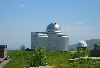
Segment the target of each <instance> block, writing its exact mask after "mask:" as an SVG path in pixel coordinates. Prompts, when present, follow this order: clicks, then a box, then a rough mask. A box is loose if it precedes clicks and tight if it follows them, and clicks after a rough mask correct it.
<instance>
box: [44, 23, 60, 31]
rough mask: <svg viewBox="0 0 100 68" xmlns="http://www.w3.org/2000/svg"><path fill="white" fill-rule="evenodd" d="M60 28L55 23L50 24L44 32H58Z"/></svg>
mask: <svg viewBox="0 0 100 68" xmlns="http://www.w3.org/2000/svg"><path fill="white" fill-rule="evenodd" d="M60 30H61V28H60V26H59V25H58V24H57V23H51V24H49V25H48V26H47V28H46V31H47V32H50V31H54V32H55V31H60Z"/></svg>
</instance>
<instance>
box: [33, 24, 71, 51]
mask: <svg viewBox="0 0 100 68" xmlns="http://www.w3.org/2000/svg"><path fill="white" fill-rule="evenodd" d="M68 42H69V37H68V36H67V35H65V34H64V33H63V32H62V31H61V28H60V26H59V25H58V24H57V23H51V24H49V25H48V26H47V28H46V32H31V49H32V50H35V48H37V47H39V46H43V47H44V49H45V50H48V51H68Z"/></svg>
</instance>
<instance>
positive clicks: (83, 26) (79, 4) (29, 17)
mask: <svg viewBox="0 0 100 68" xmlns="http://www.w3.org/2000/svg"><path fill="white" fill-rule="evenodd" d="M51 22H56V23H58V24H59V25H60V26H61V28H62V31H63V32H65V34H67V35H68V36H69V38H70V41H69V44H74V43H77V42H79V41H80V40H89V39H100V0H0V44H7V45H8V48H10V49H16V48H19V46H20V45H25V46H26V47H30V46H31V32H35V31H45V28H46V27H47V25H48V24H49V23H51Z"/></svg>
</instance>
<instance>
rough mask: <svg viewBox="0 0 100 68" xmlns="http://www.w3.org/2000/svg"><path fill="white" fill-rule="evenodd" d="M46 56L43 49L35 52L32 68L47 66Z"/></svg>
mask: <svg viewBox="0 0 100 68" xmlns="http://www.w3.org/2000/svg"><path fill="white" fill-rule="evenodd" d="M45 60H46V55H45V51H44V49H43V47H39V48H37V49H36V50H35V54H34V55H33V57H32V59H31V61H30V66H34V67H38V66H45V65H47V62H46V61H45Z"/></svg>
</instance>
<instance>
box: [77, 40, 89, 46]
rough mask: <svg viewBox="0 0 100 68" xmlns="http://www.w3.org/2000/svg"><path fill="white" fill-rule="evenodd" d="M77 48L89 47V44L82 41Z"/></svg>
mask: <svg viewBox="0 0 100 68" xmlns="http://www.w3.org/2000/svg"><path fill="white" fill-rule="evenodd" d="M77 47H87V44H86V42H85V41H80V42H79V43H78V45H77Z"/></svg>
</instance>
